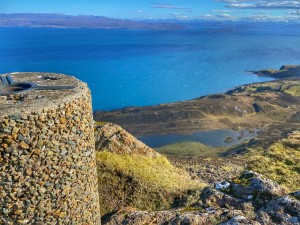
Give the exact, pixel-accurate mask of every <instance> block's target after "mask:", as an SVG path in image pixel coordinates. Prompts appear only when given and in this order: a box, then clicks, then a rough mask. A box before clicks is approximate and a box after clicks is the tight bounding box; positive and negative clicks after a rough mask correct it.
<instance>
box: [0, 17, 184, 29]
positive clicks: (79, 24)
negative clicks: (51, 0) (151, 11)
mask: <svg viewBox="0 0 300 225" xmlns="http://www.w3.org/2000/svg"><path fill="white" fill-rule="evenodd" d="M0 27H52V28H95V29H130V30H180V29H183V28H184V26H183V25H180V24H176V23H164V22H161V23H160V22H155V23H154V22H153V23H151V22H147V21H133V20H123V19H112V18H108V17H103V16H85V15H81V16H70V15H63V14H33V13H15V14H0Z"/></svg>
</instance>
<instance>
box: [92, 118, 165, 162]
mask: <svg viewBox="0 0 300 225" xmlns="http://www.w3.org/2000/svg"><path fill="white" fill-rule="evenodd" d="M95 139H96V150H97V151H103V150H108V151H110V152H114V153H117V154H139V155H146V156H150V157H155V156H158V155H159V154H158V153H157V152H156V151H155V150H153V149H151V148H149V147H148V146H147V145H145V144H144V143H142V142H141V141H139V140H137V139H136V138H135V137H133V136H132V135H131V134H129V133H128V132H127V131H125V130H124V129H122V128H121V127H120V126H118V125H116V124H112V123H98V124H96V126H95Z"/></svg>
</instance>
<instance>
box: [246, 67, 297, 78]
mask: <svg viewBox="0 0 300 225" xmlns="http://www.w3.org/2000/svg"><path fill="white" fill-rule="evenodd" d="M250 72H252V73H254V74H256V75H258V76H262V77H274V78H277V79H282V78H291V77H299V76H300V65H296V66H295V65H290V66H288V65H286V66H282V67H281V68H280V69H279V70H274V69H264V70H258V71H250Z"/></svg>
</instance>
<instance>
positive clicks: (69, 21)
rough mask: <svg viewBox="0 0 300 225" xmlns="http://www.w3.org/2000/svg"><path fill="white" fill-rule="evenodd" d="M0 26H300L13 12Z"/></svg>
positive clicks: (276, 29) (266, 29) (284, 29)
mask: <svg viewBox="0 0 300 225" xmlns="http://www.w3.org/2000/svg"><path fill="white" fill-rule="evenodd" d="M0 27H46V28H93V29H126V30H160V31H168V30H190V31H197V32H203V33H236V32H250V33H251V32H252V33H253V32H255V33H272V34H274V33H279V34H286V33H291V32H292V33H293V34H299V33H300V32H299V31H300V24H298V23H292V22H289V23H282V22H255V21H210V20H201V19H195V20H171V19H170V20H128V19H114V18H108V17H103V16H93V15H78V16H73V15H64V14H43V13H41V14H35V13H12V14H0Z"/></svg>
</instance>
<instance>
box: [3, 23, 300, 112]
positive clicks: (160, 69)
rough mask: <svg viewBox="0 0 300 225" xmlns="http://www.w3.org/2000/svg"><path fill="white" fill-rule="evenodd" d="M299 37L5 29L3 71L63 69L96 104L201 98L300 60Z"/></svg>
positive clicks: (100, 106)
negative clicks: (87, 88) (262, 71)
mask: <svg viewBox="0 0 300 225" xmlns="http://www.w3.org/2000/svg"><path fill="white" fill-rule="evenodd" d="M299 46H300V36H299V35H293V34H288V33H287V34H278V33H277V34H273V33H272V32H271V33H264V34H263V33H256V32H252V33H251V32H248V33H232V34H230V33H203V32H202V31H129V30H94V29H53V28H0V73H6V72H25V71H32V72H33V71H44V72H57V73H65V74H68V75H73V76H76V77H77V78H79V79H81V80H83V81H85V82H87V83H88V84H89V86H90V88H91V90H92V95H93V106H94V109H95V110H113V109H117V108H123V107H128V106H145V105H156V104H161V103H169V102H175V101H182V100H188V99H193V98H197V97H200V96H203V95H207V94H213V93H221V92H225V91H227V90H229V89H231V88H234V87H235V86H238V85H242V84H247V83H252V82H261V81H265V80H270V78H262V77H257V76H255V75H253V74H251V73H248V72H245V70H259V69H264V68H279V67H280V66H281V65H283V64H300V48H299Z"/></svg>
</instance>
